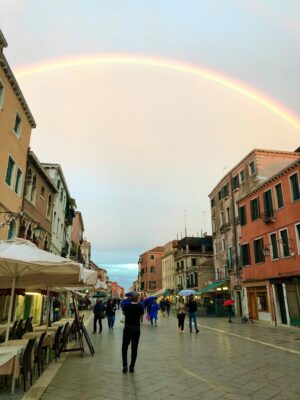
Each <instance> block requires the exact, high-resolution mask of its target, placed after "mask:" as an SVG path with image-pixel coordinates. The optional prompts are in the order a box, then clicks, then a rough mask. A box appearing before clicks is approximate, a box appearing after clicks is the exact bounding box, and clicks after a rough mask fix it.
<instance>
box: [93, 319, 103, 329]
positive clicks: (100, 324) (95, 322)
mask: <svg viewBox="0 0 300 400" xmlns="http://www.w3.org/2000/svg"><path fill="white" fill-rule="evenodd" d="M97 321H99V332H102V319H101V318H100V317H99V315H94V332H97Z"/></svg>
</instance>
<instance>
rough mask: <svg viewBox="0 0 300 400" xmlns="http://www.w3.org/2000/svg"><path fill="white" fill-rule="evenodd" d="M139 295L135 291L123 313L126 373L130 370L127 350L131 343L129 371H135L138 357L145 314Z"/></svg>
mask: <svg viewBox="0 0 300 400" xmlns="http://www.w3.org/2000/svg"><path fill="white" fill-rule="evenodd" d="M138 300H139V295H138V294H137V293H133V294H132V297H131V303H128V304H125V306H124V308H123V313H124V315H125V326H124V330H123V341H122V361H123V373H124V374H126V373H127V371H128V363H127V351H128V346H129V344H130V343H131V363H130V366H129V372H130V373H133V372H134V366H135V362H136V359H137V350H138V345H139V340H140V326H141V325H140V324H141V315H143V313H144V310H143V307H142V306H141V305H140V303H139V302H138Z"/></svg>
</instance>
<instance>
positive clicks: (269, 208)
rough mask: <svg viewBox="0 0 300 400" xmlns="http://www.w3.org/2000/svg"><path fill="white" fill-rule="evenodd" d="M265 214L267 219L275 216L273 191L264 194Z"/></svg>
mask: <svg viewBox="0 0 300 400" xmlns="http://www.w3.org/2000/svg"><path fill="white" fill-rule="evenodd" d="M264 212H265V218H270V217H273V216H274V208H273V197H272V190H271V189H269V190H267V191H266V192H264Z"/></svg>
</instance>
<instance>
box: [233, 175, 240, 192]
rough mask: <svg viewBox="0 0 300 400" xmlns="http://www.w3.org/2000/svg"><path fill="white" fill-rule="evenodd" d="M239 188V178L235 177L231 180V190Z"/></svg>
mask: <svg viewBox="0 0 300 400" xmlns="http://www.w3.org/2000/svg"><path fill="white" fill-rule="evenodd" d="M239 186H240V182H239V176H238V175H236V176H234V177H233V178H232V189H233V190H234V189H237V188H238V187H239Z"/></svg>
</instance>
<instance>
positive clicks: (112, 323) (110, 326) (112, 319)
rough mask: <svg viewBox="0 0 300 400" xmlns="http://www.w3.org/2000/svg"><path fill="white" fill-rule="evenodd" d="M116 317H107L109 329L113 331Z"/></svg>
mask: <svg viewBox="0 0 300 400" xmlns="http://www.w3.org/2000/svg"><path fill="white" fill-rule="evenodd" d="M115 318H116V317H115V316H114V315H107V322H108V329H112V328H113V327H114V324H115Z"/></svg>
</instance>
